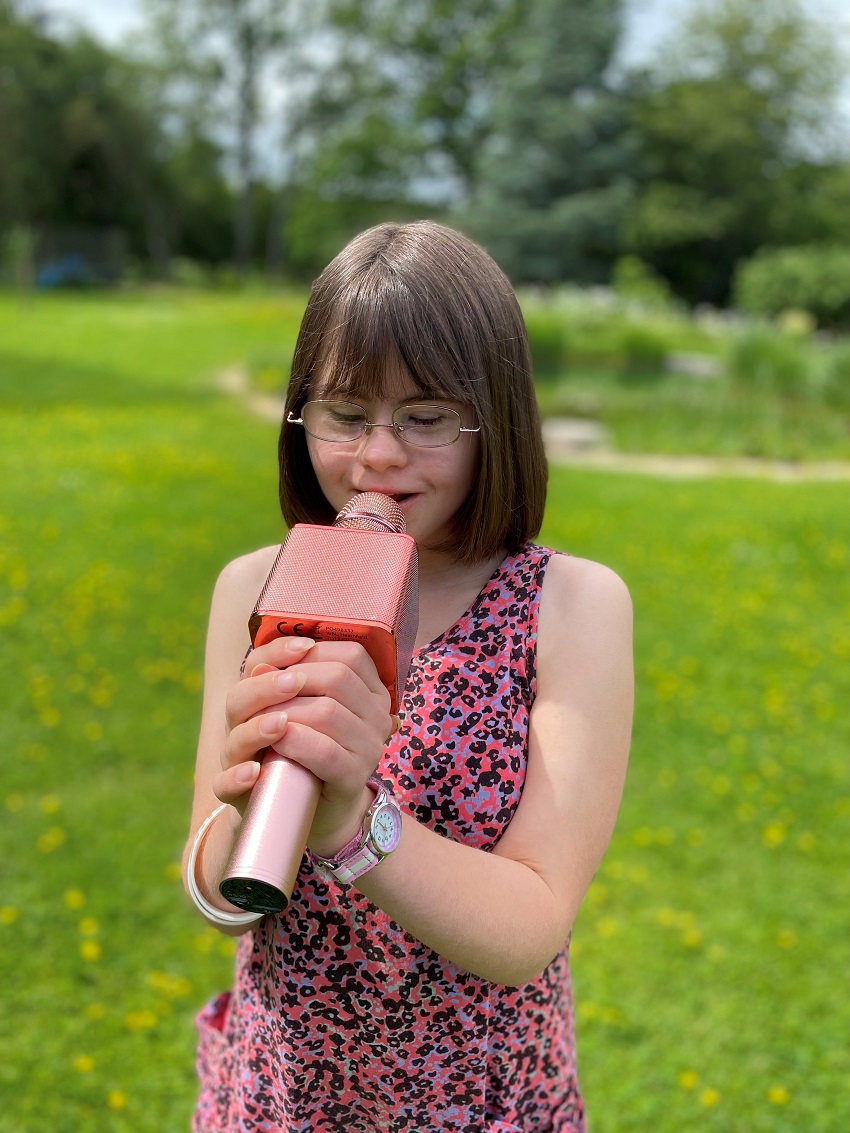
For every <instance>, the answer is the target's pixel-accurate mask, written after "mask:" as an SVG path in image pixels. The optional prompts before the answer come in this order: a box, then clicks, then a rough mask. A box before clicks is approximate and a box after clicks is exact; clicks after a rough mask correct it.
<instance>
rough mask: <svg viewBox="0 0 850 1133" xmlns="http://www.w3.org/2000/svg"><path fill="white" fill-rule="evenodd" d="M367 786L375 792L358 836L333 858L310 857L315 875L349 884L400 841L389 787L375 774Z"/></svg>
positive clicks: (398, 813) (396, 810) (396, 809)
mask: <svg viewBox="0 0 850 1133" xmlns="http://www.w3.org/2000/svg"><path fill="white" fill-rule="evenodd" d="M368 786H369V787H371V788H372V790H373V791H374V792H375V801H374V802H373V803H372V805H371V806H370V807H369V809H368V810H367V811H366V816H365V817H364V819H363V826H362V828H361V830H360V833H359V834H358V835H357V836H356V837H354V838H352V839H351V841H350V842H349V843H348V845H347V846H343V847H342V849H341V850H340V851H339V853H338V854H336V855H335V856H334V857H333V858H322V857H319V855H318V854H313V855H312V858H313V861H314V862H315V864H316V868H317V869H318V871H319V873H321V874H324V876H325V877H332V878H333V879H334V880H335V881H339V882H341V883H342V884H343V885H350V884H351V882H352V881H356V880H357V878H358V877H362V876H363V874H364V873H368V872H369V870H370V869H373V868H374V867H375V866H376V865H377V864H378V862H382V861H383V860H384V858H385V857H386V856H387V855H388V854H391V853H392V852H393V850H394V849H395V848H396V846H397V845H398V843H399V840H400V839H401V811H400V810H399V807H398V803H397V802H396V801H395V799H394V798H393V796H392V795H391V794H390V789H389V786H388V785H387V784H386V783H385V782H384V781H383V779H381V778H379V776H377V775H373V776H372V777H371V778H370V779H369V781H368Z"/></svg>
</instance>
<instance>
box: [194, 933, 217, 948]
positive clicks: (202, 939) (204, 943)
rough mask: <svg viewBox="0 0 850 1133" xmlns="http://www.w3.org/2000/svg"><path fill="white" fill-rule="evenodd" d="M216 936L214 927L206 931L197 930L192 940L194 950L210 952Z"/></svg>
mask: <svg viewBox="0 0 850 1133" xmlns="http://www.w3.org/2000/svg"><path fill="white" fill-rule="evenodd" d="M217 936H218V933H217V932H216V931H215V929H214V928H211V929H208V930H207V931H206V932H199V933H198V935H197V936H196V937H195V940H194V945H195V951H196V952H201V953H207V952H212V947H213V945H214V944H215V940H216V937H217Z"/></svg>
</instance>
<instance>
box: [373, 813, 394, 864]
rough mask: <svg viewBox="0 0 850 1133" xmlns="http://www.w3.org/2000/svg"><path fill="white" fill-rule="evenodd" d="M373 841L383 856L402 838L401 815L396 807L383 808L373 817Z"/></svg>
mask: <svg viewBox="0 0 850 1133" xmlns="http://www.w3.org/2000/svg"><path fill="white" fill-rule="evenodd" d="M371 835H372V841H373V842H374V843H375V846H376V847H377V848H378V850H379V851H380V852H381V853H382V854H388V853H390V851H391V850H394V849H395V848H396V846H397V845H398V842H399V838H401V815H400V814H399V812H398V811H397V810H396V808H395V807H394V806H388V805H385V806H382V807H380V809H379V810H377V811H376V812H375V814H374V815H373V816H372V830H371Z"/></svg>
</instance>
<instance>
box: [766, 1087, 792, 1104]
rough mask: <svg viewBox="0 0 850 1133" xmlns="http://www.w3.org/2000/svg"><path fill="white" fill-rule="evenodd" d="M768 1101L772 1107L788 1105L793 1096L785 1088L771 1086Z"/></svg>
mask: <svg viewBox="0 0 850 1133" xmlns="http://www.w3.org/2000/svg"><path fill="white" fill-rule="evenodd" d="M767 1100H768V1101H769V1102H770V1104H771V1105H787V1104H788V1102H789V1101H790V1100H791V1095H790V1094H789V1093H788V1091H787V1090H786V1089H785V1087H784V1086H771V1087H770V1089H769V1090H768V1091H767Z"/></svg>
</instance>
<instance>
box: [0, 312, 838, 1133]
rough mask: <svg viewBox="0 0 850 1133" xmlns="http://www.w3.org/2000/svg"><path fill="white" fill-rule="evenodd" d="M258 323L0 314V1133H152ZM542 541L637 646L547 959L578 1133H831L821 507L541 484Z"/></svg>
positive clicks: (262, 461) (258, 454)
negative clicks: (565, 1035) (557, 971)
mask: <svg viewBox="0 0 850 1133" xmlns="http://www.w3.org/2000/svg"><path fill="white" fill-rule="evenodd" d="M297 308H298V304H297V302H296V301H291V300H289V299H285V298H284V299H282V300H275V299H270V298H268V297H261V298H259V299H251V297H245V296H231V297H219V296H209V297H204V298H203V299H198V298H195V297H191V296H188V297H187V296H176V295H171V294H167V293H163V294H161V295H158V296H155V297H144V298H143V297H132V296H130V297H123V298H111V297H107V298H102V297H100V298H97V297H78V298H72V299H60V298H56V299H54V298H50V299H49V300H46V301H43V300H38V301H37V302H36V303H34V304H33V305H32V307H30V308H29V309H24V310H21V309H20V308H19V307H18V306H17V304H16V303H15V302H14V301H12V300H8V299H0V633H1V634H2V637H0V642H2V645H0V680H2V687H3V689H4V708H5V711H4V715H3V720H4V763H3V785H2V791H0V807H2V814H3V821H2V824H0V854H2V858H0V860H2V863H3V865H2V876H3V891H2V896H0V978H2V984H3V988H4V1007H3V1011H2V1013H0V1133H41V1131H42V1130H44V1129H50V1130H55V1131H58V1133H65V1131H67V1133H83V1131H86V1133H88V1131H91V1133H102V1131H106V1133H112V1131H115V1133H122V1131H126V1133H171V1131H172V1130H173V1131H175V1133H177V1131H182V1130H185V1129H186V1128H187V1127H188V1119H189V1114H190V1112H191V1108H192V1104H193V1100H194V1094H195V1082H194V1071H193V1057H194V1030H193V1022H192V1020H193V1015H194V1013H195V1011H196V1010H197V1009H198V1008H199V1006H200V1005H201V1004H202V1003H203V1002H204V1001H205V999H206V998H208V997H209V996H210V995H212V994H213V993H215V992H216V991H218V990H220V989H221V988H223V987H224V986H226V985H227V983H228V982H229V979H230V972H231V968H232V947H233V945H232V942H231V941H229V940H227V939H225V938H222V937H219V936H218V935H217V934H216V933H215V932H214V931H212V930H207V929H205V928H204V927H203V926H202V925H201V923H200V921H199V920H198V919H197V918H196V917H195V915H194V914H193V912H192V911H191V910H190V909H189V908H188V907H187V904H186V902H185V899H184V897H183V894H182V889H181V886H180V883H179V880H178V878H177V862H178V860H179V856H180V852H181V850H182V844H183V839H184V835H185V827H186V822H187V815H188V808H189V802H190V796H191V773H192V765H193V760H194V744H195V734H196V728H197V722H198V715H199V708H200V679H201V666H202V653H203V635H204V627H205V620H206V610H207V605H208V600H209V595H210V591H211V588H212V584H213V582H214V579H215V576H216V574H217V572H218V570H219V569H220V567H221V566H222V565H223V563H224V562H225V561H227V560H228V559H229V558H231V557H233V555H235V554H238V553H240V552H242V551H244V550H247V549H249V548H252V547H255V546H259V545H262V544H265V543H269V542H273V541H275V540H276V539H277V538H278V537H279V536H280V533H281V529H280V519H279V515H278V513H277V507H276V470H275V440H276V430H275V428H274V426H272V425H269V424H267V423H264V422H261V421H258V420H255V419H253V418H251V417H249V416H247V415H246V414H244V413H243V412H242V410H241V409H240V407H239V406H238V405H237V404H236V403H234V402H232V401H230V400H229V399H227V398H225V397H224V396H222V395H220V394H218V393H217V392H216V391H215V386H214V377H215V374H216V372H217V371H218V370H219V369H220V368H222V367H224V366H226V365H229V364H233V363H236V362H240V361H242V360H245V361H248V362H251V361H252V360H253V359H257V358H259V359H262V360H263V361H262V363H261V364H262V365H264V366H265V365H268V364H269V363H268V361H267V360H268V359H271V358H274V357H276V356H277V352H278V351H281V352H283V353H285V351H286V350H288V349H290V348H291V331H292V327H293V325H294V323H295V321H296V320H297V316H298V309H297ZM542 538H543V539H544V541H548V542H550V543H551V544H553V545H555V546H558V547H563V548H569V549H571V550H573V551H574V552H576V553H579V554H584V555H588V556H590V557H593V558H598V559H601V560H602V561H604V562H607V563H609V564H611V565H612V566H613V567H614V568H615V569H617V570H619V571H620V573H622V575H623V576H624V577H625V578H626V580H627V581H628V583H629V585H630V587H631V589H632V593H633V596H634V600H635V607H636V625H637V674H638V710H637V717H636V726H635V740H634V747H633V757H632V766H631V770H630V774H629V780H628V784H627V789H626V795H625V800H624V804H623V810H622V814H621V819H620V822H619V825H618V828H617V831H616V834H615V837H614V841H613V844H612V847H611V849H610V852H609V854H608V857H607V859H606V861H605V863H604V865H603V867H602V869H601V871H600V874H599V876H598V878H597V880H596V882H595V883H594V885H593V888H592V890H591V893H590V895H589V897H588V900H587V902H586V904H585V907H584V909H583V910H582V913H581V915H580V919H579V923H578V924H577V926H576V931H575V935H574V978H575V986H576V995H577V1015H578V1028H579V1068H580V1074H581V1077H582V1081H583V1084H584V1088H585V1092H586V1095H587V1102H588V1107H589V1112H590V1116H591V1119H592V1123H593V1129H594V1133H632V1131H633V1133H645V1131H646V1130H649V1129H652V1130H655V1131H658V1133H682V1131H683V1130H689V1129H696V1128H698V1129H700V1130H707V1131H714V1130H716V1131H718V1133H720V1131H722V1133H758V1131H760V1130H764V1131H766V1133H767V1131H770V1133H785V1131H788V1133H799V1131H800V1130H806V1133H833V1131H836V1130H843V1129H847V1128H850V1100H848V1095H847V1090H846V1084H847V1081H848V1076H850V1057H848V1051H847V1041H846V1040H847V1034H848V1032H850V1011H848V1008H847V1007H846V1006H845V1000H846V995H845V985H846V979H847V974H848V970H850V913H848V906H847V900H846V885H847V881H846V879H847V865H848V862H847V857H848V855H847V845H848V836H849V835H850V829H849V828H850V778H848V770H847V759H846V753H847V748H848V741H850V724H848V718H847V713H846V704H847V702H848V699H850V697H848V692H850V688H848V686H850V675H849V674H850V665H848V662H850V629H848V626H850V582H848V577H850V576H849V575H848V567H850V553H848V547H850V509H848V507H847V489H846V487H845V486H842V485H829V484H819V485H812V486H808V485H804V484H795V485H776V484H772V483H768V482H750V481H747V482H742V481H734V480H723V479H718V480H712V481H702V482H696V483H693V482H689V483H686V484H677V483H676V482H671V481H656V480H653V479H650V478H628V477H624V476H620V475H613V474H606V473H590V472H579V471H572V470H570V471H567V470H563V469H561V470H559V469H555V470H554V471H553V475H552V483H551V491H550V499H549V507H548V510H547V521H546V526H545V529H544V532H543V535H542Z"/></svg>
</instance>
